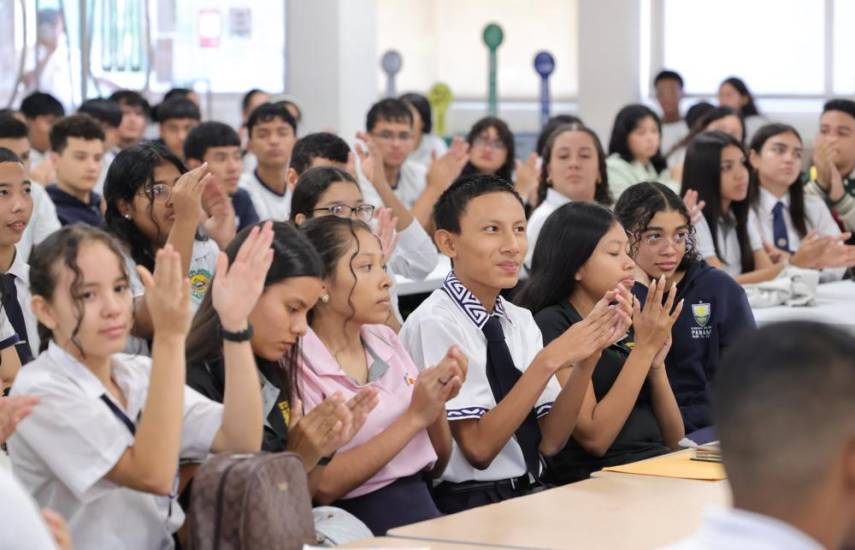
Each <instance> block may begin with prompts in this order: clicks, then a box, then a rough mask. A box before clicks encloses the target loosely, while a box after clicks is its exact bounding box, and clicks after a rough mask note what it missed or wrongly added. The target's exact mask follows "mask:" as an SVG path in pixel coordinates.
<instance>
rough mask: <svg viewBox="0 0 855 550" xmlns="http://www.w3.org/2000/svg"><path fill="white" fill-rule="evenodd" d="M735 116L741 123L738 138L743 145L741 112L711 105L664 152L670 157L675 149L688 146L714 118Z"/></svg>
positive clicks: (743, 125)
mask: <svg viewBox="0 0 855 550" xmlns="http://www.w3.org/2000/svg"><path fill="white" fill-rule="evenodd" d="M729 116H735V117H738V118H739V123H740V124H741V125H742V137H741V138H740V139H739V143H740V144H742V145H743V146H744V144H745V119H744V118H743V117H742V114H741V113H740V112H739V111H735V110H734V109H731V108H730V107H713V108H711V109H710V110H709V111H708V112H706V113H704V114H703V115H702V116H701V117H700V118H699V119H698V121H697V122H696V123H695V125H694V126H692V127H691V131H690V132H689V134H688V135H687V136H686V137H684V138H683V139H681V140H680V141H678V142H677V143H676V144H674V146H673V147H671V149H669V150H668V153H666V155H665V156H666V157H670V156H671V155H672V154H674V152H675V151H677V150H678V149H680V148H682V147H688V146H689V144H690V143H691V142H692V140H693V139H695V137H696V136H697V135H698V134H700V133H701V132H705V131H706V130H707V128H708V127H709V125H710V124H712V123H713V122H715V121H716V120H721V119H723V118H725V117H729Z"/></svg>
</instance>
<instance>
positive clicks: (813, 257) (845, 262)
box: [790, 231, 855, 269]
mask: <svg viewBox="0 0 855 550" xmlns="http://www.w3.org/2000/svg"><path fill="white" fill-rule="evenodd" d="M851 236H852V234H851V233H843V234H840V235H832V236H825V237H818V236H817V235H816V233H815V232H814V231H811V232H810V233H808V235H807V236H806V237H805V238H804V239H802V240H801V242H800V243H799V248H798V250H796V252H795V253H794V254H793V255H792V256H790V263H791V264H793V265H795V266H798V267H804V268H809V269H825V268H835V267H852V266H855V246H852V245H847V244H845V242H846V241H847V240H848V239H849V237H851Z"/></svg>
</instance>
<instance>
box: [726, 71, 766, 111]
mask: <svg viewBox="0 0 855 550" xmlns="http://www.w3.org/2000/svg"><path fill="white" fill-rule="evenodd" d="M725 84H729V85H731V86H733V88H734V89H735V90H736V91H737V92H739V95H741V96H742V97H745V98H748V102H747V103H746V104H745V105H743V106H742V109H741V113H742V118H748V117H750V116H754V115H759V114H760V111H758V110H757V105H756V104H755V103H754V94H752V93H751V90H749V89H748V85H747V84H745V81H744V80H742V79H741V78H739V77H738V76H731V77H728V78H725V79H724V80H723V81H722V83H721V84H719V86H718V87H719V88H721V87H722V86H723V85H725Z"/></svg>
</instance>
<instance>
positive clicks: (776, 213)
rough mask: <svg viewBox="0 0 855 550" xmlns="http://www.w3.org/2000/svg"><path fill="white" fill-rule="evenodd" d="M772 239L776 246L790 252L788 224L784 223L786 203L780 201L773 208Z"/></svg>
mask: <svg viewBox="0 0 855 550" xmlns="http://www.w3.org/2000/svg"><path fill="white" fill-rule="evenodd" d="M772 239H773V240H774V241H775V246H776V247H778V248H780V249H781V250H785V251H787V252H790V237H789V233H788V232H787V222H785V221H784V203H782V202H781V201H778V202H776V203H775V207H774V208H772Z"/></svg>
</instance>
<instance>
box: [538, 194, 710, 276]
mask: <svg viewBox="0 0 855 550" xmlns="http://www.w3.org/2000/svg"><path fill="white" fill-rule="evenodd" d="M669 210H673V211H676V212H678V213H679V214H680V215H681V216H682V217H683V219H684V220H685V222H686V225H687V226H688V228H689V229H688V231H689V239H688V241H687V242H686V253H685V254H683V259H682V260H681V261H680V265H678V266H677V270H678V271H685V270H687V269H689V267H691V266H692V265H693V264H695V263H697V262H698V261H699V260H700V257H699V256H698V252H697V247H696V244H695V227H694V226H693V225H692V220H691V218H689V211H688V209H686V205H685V204H683V201H682V200H681V199H680V197H679V196H678V195H677V193H675V192H674V191H672V190H671V189H670V188H669V187H668V186H666V185H663V184H661V183H659V182H658V181H644V182H641V183H636V184H635V185H632V186H630V187H629V188H627V190H626V191H624V192H623V193H621V195H620V198H619V199H618V201H617V204H615V216H617V219H618V221H620V223H621V225H623V227H624V229H626V233H627V235H629V246H630V255H631V256H632V257H633V258H635V257H636V256H637V255H638V245H639V243H640V242H641V235H642V233H644V231H645V230H646V229H647V227H648V226H649V225H650V220H652V219H653V216H655V215H656V214H657V213H658V212H667V211H669ZM538 240H540V239H538Z"/></svg>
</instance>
